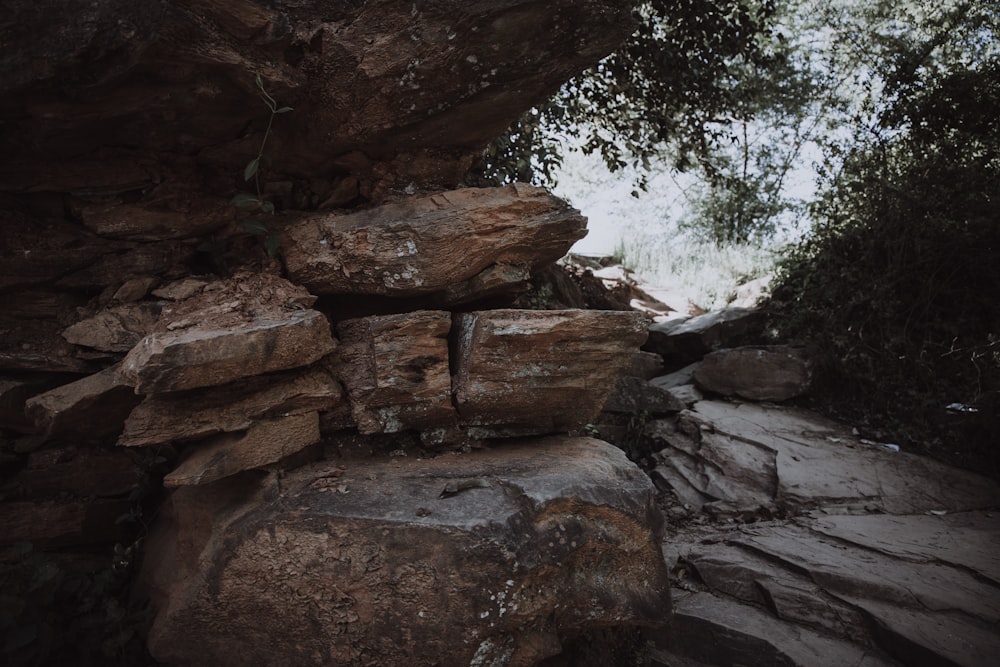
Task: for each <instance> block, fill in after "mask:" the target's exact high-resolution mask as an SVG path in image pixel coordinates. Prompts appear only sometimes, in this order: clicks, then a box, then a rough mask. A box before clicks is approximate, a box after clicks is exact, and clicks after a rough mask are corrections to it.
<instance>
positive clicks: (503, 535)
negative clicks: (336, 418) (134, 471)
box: [142, 437, 669, 667]
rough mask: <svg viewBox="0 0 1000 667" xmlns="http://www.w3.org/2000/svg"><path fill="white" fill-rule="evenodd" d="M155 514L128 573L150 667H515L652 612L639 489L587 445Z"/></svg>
mask: <svg viewBox="0 0 1000 667" xmlns="http://www.w3.org/2000/svg"><path fill="white" fill-rule="evenodd" d="M257 479H260V478H257ZM241 484H242V485H243V486H240V485H241ZM255 484H260V486H255ZM165 517H166V518H165V520H164V521H162V522H160V524H159V526H158V527H157V528H156V529H155V530H154V534H153V535H151V536H150V539H149V543H148V544H149V546H148V547H147V553H148V554H149V556H148V557H147V561H146V564H145V566H144V573H143V575H142V576H143V579H144V581H145V582H146V584H147V586H148V587H149V589H150V590H151V592H152V594H153V599H154V603H155V606H156V608H157V610H158V614H157V617H156V620H155V621H154V623H153V627H152V630H151V633H150V649H151V651H152V653H153V655H154V656H155V657H156V658H157V659H158V660H160V661H163V662H167V663H173V664H212V665H219V666H224V665H237V664H239V665H244V664H247V663H248V662H249V663H253V664H256V665H265V666H266V665H287V664H290V663H291V664H297V665H311V664H316V665H320V664H345V665H346V664H367V663H370V664H381V665H394V664H409V665H415V666H422V665H426V666H429V665H442V666H443V667H447V666H450V665H469V664H484V665H486V664H489V665H532V664H535V663H536V662H538V661H539V660H541V659H543V658H545V657H547V656H549V655H551V654H552V653H554V652H556V651H558V650H559V648H558V647H559V643H560V639H561V638H566V637H572V636H573V635H574V634H575V633H578V632H581V631H584V630H587V629H595V628H600V627H606V626H608V625H611V624H614V625H647V626H661V625H663V624H664V623H665V622H666V619H667V614H668V611H669V597H668V594H667V573H666V570H665V566H664V563H663V559H662V557H661V555H660V552H659V540H660V539H661V534H660V532H659V531H660V526H661V524H660V520H659V519H658V510H657V509H656V507H655V503H654V498H653V493H652V487H651V485H650V484H649V480H648V478H646V477H645V475H644V474H643V473H642V472H641V471H640V470H639V469H638V468H636V467H635V466H634V465H633V464H632V463H630V462H629V461H628V460H627V459H626V458H625V456H624V454H623V453H622V452H621V451H620V450H618V449H617V448H615V447H613V446H611V445H608V444H607V443H602V442H600V441H596V440H592V439H587V438H566V437H561V438H549V439H543V440H537V441H530V442H524V443H521V444H516V445H513V446H505V447H502V448H497V449H494V450H483V451H477V452H474V453H472V454H468V455H446V456H441V457H438V458H435V459H425V460H414V459H408V458H402V459H401V458H396V459H391V460H385V459H382V460H374V461H366V462H364V464H361V463H358V464H352V463H349V462H348V463H346V464H345V463H342V464H341V466H340V467H334V466H333V465H331V464H330V463H321V464H315V465H313V466H310V467H305V468H301V469H299V470H296V471H292V472H289V473H287V474H286V475H285V476H284V477H283V478H281V480H280V486H278V480H277V479H276V478H273V477H272V478H268V479H267V480H263V481H260V482H254V481H253V480H252V479H249V478H246V477H242V478H231V480H228V481H223V482H219V483H216V484H211V485H207V486H204V487H189V488H184V489H179V490H177V491H175V492H174V493H173V495H172V496H171V498H170V500H169V501H168V506H167V508H166V509H165ZM209 573H211V574H209ZM304 600H307V602H303V601H304ZM236 647H238V649H237V648H236Z"/></svg>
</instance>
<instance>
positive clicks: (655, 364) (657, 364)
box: [625, 351, 663, 380]
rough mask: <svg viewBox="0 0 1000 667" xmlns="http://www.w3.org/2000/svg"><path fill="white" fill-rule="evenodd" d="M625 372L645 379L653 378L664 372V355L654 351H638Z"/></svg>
mask: <svg viewBox="0 0 1000 667" xmlns="http://www.w3.org/2000/svg"><path fill="white" fill-rule="evenodd" d="M625 372H626V373H627V374H628V375H631V376H633V377H637V378H642V379H643V380H652V379H653V378H655V377H659V376H660V374H661V373H662V372H663V357H661V356H660V355H658V354H655V353H653V352H645V351H639V352H636V353H635V355H634V356H633V357H632V363H631V365H630V366H629V368H628V370H627V371H625Z"/></svg>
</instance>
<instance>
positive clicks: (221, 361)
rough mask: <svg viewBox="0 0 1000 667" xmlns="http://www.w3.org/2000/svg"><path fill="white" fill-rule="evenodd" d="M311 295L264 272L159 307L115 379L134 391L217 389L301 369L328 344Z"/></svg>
mask: <svg viewBox="0 0 1000 667" xmlns="http://www.w3.org/2000/svg"><path fill="white" fill-rule="evenodd" d="M314 301H315V297H313V296H311V295H310V294H309V293H308V292H307V291H306V290H305V289H303V288H302V287H300V286H298V285H293V284H291V283H289V282H288V281H286V280H284V279H282V278H279V277H277V276H273V275H269V274H250V273H243V274H240V275H237V276H235V277H234V278H232V279H230V280H221V281H216V282H215V283H212V284H211V285H207V286H206V287H204V288H203V290H202V291H201V292H200V293H198V294H196V295H194V296H190V297H188V298H187V299H184V300H183V301H179V302H177V303H176V304H174V305H171V306H169V307H164V308H163V309H162V311H161V313H160V317H159V320H158V322H157V325H156V330H155V331H154V332H153V333H150V334H149V335H147V336H146V337H145V338H143V339H142V340H141V341H139V343H138V344H137V345H136V346H135V347H133V348H132V349H131V351H130V352H129V353H128V354H127V355H126V357H125V359H124V361H123V362H122V368H121V375H122V377H124V378H125V379H126V380H127V381H128V382H129V383H130V384H132V386H134V387H135V390H136V393H140V394H153V393H165V392H172V391H180V390H185V389H197V388H199V387H212V386H217V385H223V384H227V383H230V382H233V381H235V380H238V379H241V378H246V377H252V376H255V375H262V374H264V373H271V372H274V371H282V370H287V369H290V368H297V367H300V366H308V365H309V364H312V363H314V362H316V361H318V360H319V359H321V358H322V357H324V356H326V355H327V354H329V353H331V352H332V351H333V350H334V348H335V347H336V342H335V341H334V340H333V337H332V335H331V332H330V323H329V321H328V320H327V318H326V317H325V316H324V315H322V314H321V313H319V312H317V311H315V310H308V309H307V308H308V306H309V305H312V303H313V302H314Z"/></svg>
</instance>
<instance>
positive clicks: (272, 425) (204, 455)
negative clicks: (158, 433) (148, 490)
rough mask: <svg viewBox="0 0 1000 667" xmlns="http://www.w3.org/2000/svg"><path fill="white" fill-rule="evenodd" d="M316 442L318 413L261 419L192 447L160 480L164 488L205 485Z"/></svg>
mask: <svg viewBox="0 0 1000 667" xmlns="http://www.w3.org/2000/svg"><path fill="white" fill-rule="evenodd" d="M317 442H319V413H317V412H307V413H305V414H299V415H289V416H287V417H274V418H272V419H261V420H258V421H255V422H254V423H253V424H252V425H251V426H250V428H249V429H247V430H246V431H244V432H240V433H224V434H222V435H218V436H215V437H213V438H211V439H209V440H207V441H205V442H200V443H197V444H195V445H191V446H190V450H189V453H188V454H187V456H186V457H185V459H184V460H183V461H181V463H180V465H178V466H177V468H176V469H174V471H173V472H171V473H170V474H169V475H167V476H166V477H164V478H163V485H164V486H166V487H175V486H189V485H192V484H207V483H209V482H214V481H215V480H218V479H222V478H223V477H229V476H230V475H235V474H236V473H239V472H243V471H244V470H251V469H253V468H261V467H263V466H266V465H268V464H271V463H277V462H278V461H280V460H281V459H283V458H285V457H286V456H291V455H292V454H295V453H297V452H300V451H302V450H303V449H305V448H306V447H308V446H309V445H312V444H315V443H317Z"/></svg>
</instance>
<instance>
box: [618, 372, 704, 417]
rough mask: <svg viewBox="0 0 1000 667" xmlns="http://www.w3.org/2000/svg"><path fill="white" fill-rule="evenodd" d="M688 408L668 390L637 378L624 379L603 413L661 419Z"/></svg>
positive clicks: (619, 383)
mask: <svg viewBox="0 0 1000 667" xmlns="http://www.w3.org/2000/svg"><path fill="white" fill-rule="evenodd" d="M686 408H687V405H685V404H684V403H683V402H681V401H680V400H678V399H677V397H676V396H674V395H673V394H671V393H670V392H669V391H668V390H666V389H661V388H660V387H657V386H655V385H652V384H650V383H648V382H646V381H645V380H642V379H641V378H637V377H622V378H619V379H618V382H616V383H615V388H614V390H613V391H612V392H611V394H610V395H609V396H608V400H607V401H605V403H604V407H603V408H601V411H602V412H620V413H627V414H636V415H646V416H648V417H659V416H663V415H666V414H671V413H676V412H680V411H681V410H684V409H686Z"/></svg>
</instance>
